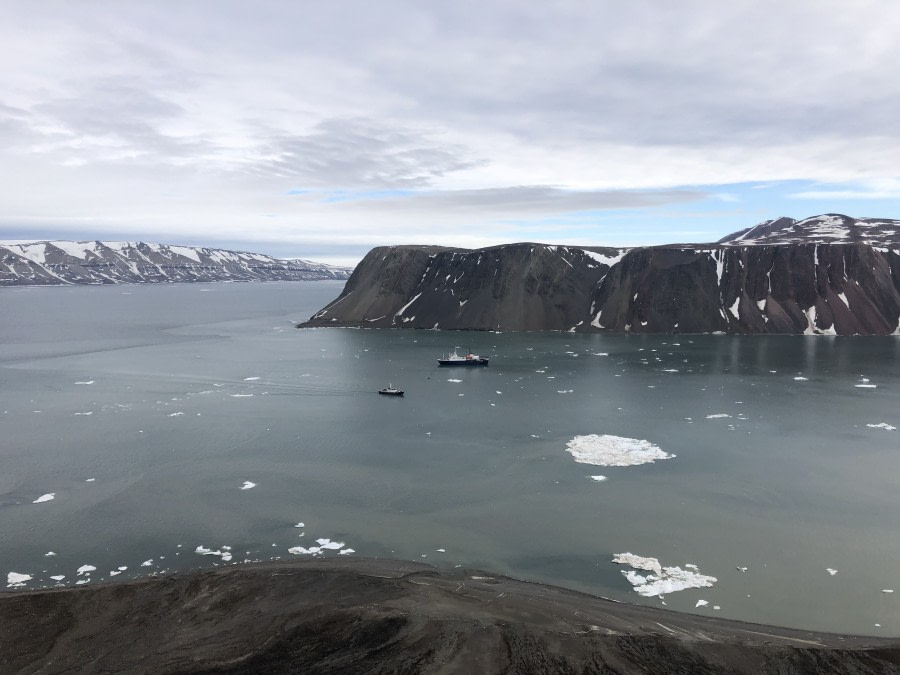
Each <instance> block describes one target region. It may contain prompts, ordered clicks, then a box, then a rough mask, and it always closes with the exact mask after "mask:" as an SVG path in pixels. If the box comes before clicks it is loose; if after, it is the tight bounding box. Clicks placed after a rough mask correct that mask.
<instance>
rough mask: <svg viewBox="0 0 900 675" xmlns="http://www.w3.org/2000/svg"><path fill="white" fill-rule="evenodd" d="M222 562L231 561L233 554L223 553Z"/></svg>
mask: <svg viewBox="0 0 900 675" xmlns="http://www.w3.org/2000/svg"><path fill="white" fill-rule="evenodd" d="M222 560H223V561H224V562H228V561H229V560H231V552H230V551H223V552H222Z"/></svg>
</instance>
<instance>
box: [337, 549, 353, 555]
mask: <svg viewBox="0 0 900 675" xmlns="http://www.w3.org/2000/svg"><path fill="white" fill-rule="evenodd" d="M351 553H356V551H354V550H353V549H352V548H345V549H343V550H341V551H338V555H350V554H351Z"/></svg>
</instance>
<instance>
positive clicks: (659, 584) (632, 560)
mask: <svg viewBox="0 0 900 675" xmlns="http://www.w3.org/2000/svg"><path fill="white" fill-rule="evenodd" d="M612 561H613V562H614V563H618V564H620V565H629V566H630V567H633V568H634V569H639V570H646V571H648V572H650V574H646V575H641V574H638V573H637V572H634V571H631V570H628V571H627V572H622V574H623V575H624V576H625V578H626V579H628V581H629V582H630V583H631V585H632V586H634V590H635V591H636V592H637V593H639V594H641V595H643V596H646V597H652V596H658V595H663V594H667V593H675V592H676V591H683V590H685V589H686V588H707V587H710V586H712V585H713V584H714V583H716V581H718V579H716V578H715V577H711V576H708V575H705V574H700V573H699V572H698V571H697V567H696V565H691V566H690V569H682V568H680V567H663V566H662V565H660V563H659V560H657V559H656V558H645V557H643V556H639V555H635V554H633V553H619V554H617V555H616V556H614V557H613V559H612ZM685 567H688V566H687V565H685Z"/></svg>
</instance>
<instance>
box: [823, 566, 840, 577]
mask: <svg viewBox="0 0 900 675" xmlns="http://www.w3.org/2000/svg"><path fill="white" fill-rule="evenodd" d="M825 571H826V572H828V574H830V575H831V576H834V575H835V574H837V573H838V571H837V570H833V569H831V568H830V567H826V568H825Z"/></svg>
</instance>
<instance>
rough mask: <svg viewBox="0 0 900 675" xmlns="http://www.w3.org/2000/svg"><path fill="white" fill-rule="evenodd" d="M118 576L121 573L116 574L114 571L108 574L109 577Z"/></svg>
mask: <svg viewBox="0 0 900 675" xmlns="http://www.w3.org/2000/svg"><path fill="white" fill-rule="evenodd" d="M119 574H122V573H121V572H118V571H116V570H111V571H110V573H109V576H111V577H114V576H116V575H119Z"/></svg>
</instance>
